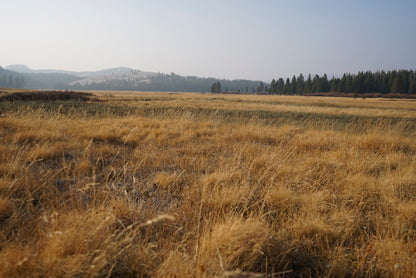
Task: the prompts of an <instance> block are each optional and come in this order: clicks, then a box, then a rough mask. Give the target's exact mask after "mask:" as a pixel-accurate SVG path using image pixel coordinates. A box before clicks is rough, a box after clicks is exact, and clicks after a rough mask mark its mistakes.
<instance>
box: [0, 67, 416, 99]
mask: <svg viewBox="0 0 416 278" xmlns="http://www.w3.org/2000/svg"><path fill="white" fill-rule="evenodd" d="M0 87H14V88H31V89H61V90H115V91H177V92H214V93H221V92H235V93H266V94H267V93H268V94H282V95H314V94H317V93H329V92H334V93H349V94H352V93H353V94H354V95H360V94H371V93H377V94H378V95H380V94H381V95H386V94H400V95H416V73H415V71H414V70H393V71H376V72H372V71H366V72H364V71H361V72H358V73H357V74H350V73H345V74H344V75H342V76H341V77H331V78H330V79H329V78H328V76H327V75H326V74H324V75H322V76H319V75H314V76H312V75H311V74H309V75H308V76H307V77H305V76H304V75H303V74H300V75H299V76H293V77H292V78H286V79H283V78H276V79H273V80H272V82H271V83H265V82H261V81H253V80H244V79H237V80H227V79H216V78H201V77H196V76H181V75H178V74H175V73H171V74H164V73H156V72H146V71H140V70H134V69H130V68H112V69H107V70H102V71H97V72H70V71H57V70H31V69H30V68H28V67H26V66H24V65H14V66H9V67H7V68H6V69H4V68H2V67H0Z"/></svg>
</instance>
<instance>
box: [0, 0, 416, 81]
mask: <svg viewBox="0 0 416 278" xmlns="http://www.w3.org/2000/svg"><path fill="white" fill-rule="evenodd" d="M0 6H1V9H0V27H1V28H0V30H1V35H0V38H1V40H0V65H1V66H3V67H5V66H7V65H10V64H26V65H28V66H29V67H31V68H33V69H51V68H54V69H68V70H79V71H84V70H99V69H104V68H110V67H117V66H126V67H132V68H135V69H141V70H146V71H160V72H166V73H170V72H175V73H178V74H182V75H198V76H204V77H220V78H233V79H234V78H247V79H259V80H265V81H270V80H271V79H272V78H276V77H290V76H292V75H293V74H296V75H298V74H299V73H303V74H308V73H312V74H314V73H318V74H323V73H324V72H326V73H328V74H329V75H332V74H335V75H338V74H341V73H344V72H351V73H355V72H357V71H360V70H378V69H384V70H390V69H402V68H403V69H415V68H416V16H415V15H416V1H414V0H390V1H388V0H340V1H336V0H332V1H330V0H314V1H312V0H274V1H273V0H222V1H220V0H206V1H203V0H151V1H150V0H147V1H142V0H137V1H134V0H113V1H109V0H67V1H63V0H62V1H58V0H37V1H34V0H33V1H29V0H13V1H12V0H9V1H2V3H1V5H0Z"/></svg>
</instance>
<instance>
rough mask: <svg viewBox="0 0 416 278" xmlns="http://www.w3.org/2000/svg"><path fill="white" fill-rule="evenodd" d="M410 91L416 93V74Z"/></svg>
mask: <svg viewBox="0 0 416 278" xmlns="http://www.w3.org/2000/svg"><path fill="white" fill-rule="evenodd" d="M408 93H409V94H411V95H415V94H416V76H414V77H413V79H412V82H411V83H410V86H409V91H408Z"/></svg>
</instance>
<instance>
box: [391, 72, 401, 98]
mask: <svg viewBox="0 0 416 278" xmlns="http://www.w3.org/2000/svg"><path fill="white" fill-rule="evenodd" d="M390 92H391V93H393V94H403V93H404V88H403V82H402V78H401V76H400V75H399V74H397V75H396V77H395V78H394V80H393V85H392V86H391V91H390Z"/></svg>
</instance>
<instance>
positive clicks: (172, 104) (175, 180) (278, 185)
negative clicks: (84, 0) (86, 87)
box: [0, 93, 416, 277]
mask: <svg viewBox="0 0 416 278" xmlns="http://www.w3.org/2000/svg"><path fill="white" fill-rule="evenodd" d="M106 94H109V93H105V94H104V93H103V95H102V96H100V98H101V99H102V100H103V101H102V102H99V103H84V104H82V105H80V106H77V104H73V103H72V104H70V106H65V105H66V104H63V103H59V102H57V103H55V104H53V105H52V104H47V103H43V104H42V105H41V106H36V105H37V104H36V103H31V102H15V103H13V105H11V104H10V105H8V104H7V103H6V104H5V103H3V106H1V107H2V108H1V109H2V111H3V112H2V113H4V114H5V115H6V116H5V117H2V118H0V276H1V277H21V276H32V277H45V276H46V277H316V276H324V277H342V276H347V277H351V276H354V277H380V276H382V277H414V276H416V260H415V259H416V258H415V256H416V254H415V251H416V246H415V243H416V159H415V157H416V156H415V154H416V140H415V139H414V138H415V135H416V134H415V132H414V129H410V131H409V126H411V127H413V121H414V118H415V115H414V111H416V102H412V101H402V100H399V101H386V100H352V99H332V98H300V97H293V98H291V97H281V98H279V97H267V96H213V95H197V94H177V95H175V94H151V93H141V94H133V93H129V94H125V95H122V96H118V95H117V93H111V94H113V96H106ZM277 102H279V104H276V103H277ZM282 103H285V104H282ZM282 106H287V109H289V110H290V111H289V110H287V109H286V108H285V109H286V110H285V109H282ZM114 107H116V108H114ZM181 107H182V108H183V109H182V110H178V109H177V108H181ZM326 107H330V108H331V107H332V108H331V109H333V108H334V107H341V108H340V109H343V111H344V112H345V113H344V112H343V113H344V114H343V115H355V116H356V117H357V118H356V119H354V122H348V121H347V122H343V121H342V120H343V118H336V116H339V114H337V113H335V112H334V114H331V113H332V112H330V111H332V110H328V109H327V108H326ZM172 108H175V109H172ZM190 108H192V109H190ZM207 108H212V109H214V110H215V111H217V112H216V113H208V114H207V113H206V110H204V109H207ZM94 109H95V110H94ZM117 109H120V110H117ZM146 109H152V110H146ZM237 110H241V111H246V112H250V111H251V112H252V113H253V114H252V115H254V116H253V117H249V116H244V117H242V116H241V114H232V113H231V114H224V113H222V112H223V111H237ZM264 110H268V111H272V112H273V113H280V114H279V115H283V116H284V117H285V118H284V119H285V121H283V120H282V121H278V120H276V119H272V118H270V119H267V120H265V118H258V117H257V116H256V115H257V114H256V113H257V111H264ZM91 111H92V112H91ZM123 111H129V112H128V113H126V114H123V113H124V112H123ZM143 111H151V112H149V113H148V112H146V113H145V112H143ZM294 111H298V112H299V113H306V114H308V113H309V114H308V115H313V117H317V116H319V115H324V114H325V115H327V116H326V117H325V118H319V119H320V120H319V121H320V122H318V123H317V122H315V121H313V118H311V117H309V116H308V117H297V116H296V115H295V114H293V112H294ZM357 111H362V112H360V113H358V112H357ZM380 111H385V113H387V114H388V113H390V112H391V111H393V112H392V115H394V116H395V117H398V118H400V119H401V120H397V119H395V121H388V119H387V120H386V121H384V122H383V121H379V122H377V121H376V122H375V123H376V124H374V125H371V124H370V123H369V122H367V120H368V117H376V116H377V115H379V114H380V113H381V112H380ZM273 113H272V114H267V115H269V116H270V117H273V115H275V114H273ZM285 113H288V114H285ZM248 115H251V114H248ZM302 115H303V114H302ZM328 115H329V116H328ZM295 116H296V117H295ZM332 116H334V118H331V117H332ZM351 123H353V124H351ZM372 123H374V122H372ZM357 126H358V127H357ZM363 127H365V128H363Z"/></svg>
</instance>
